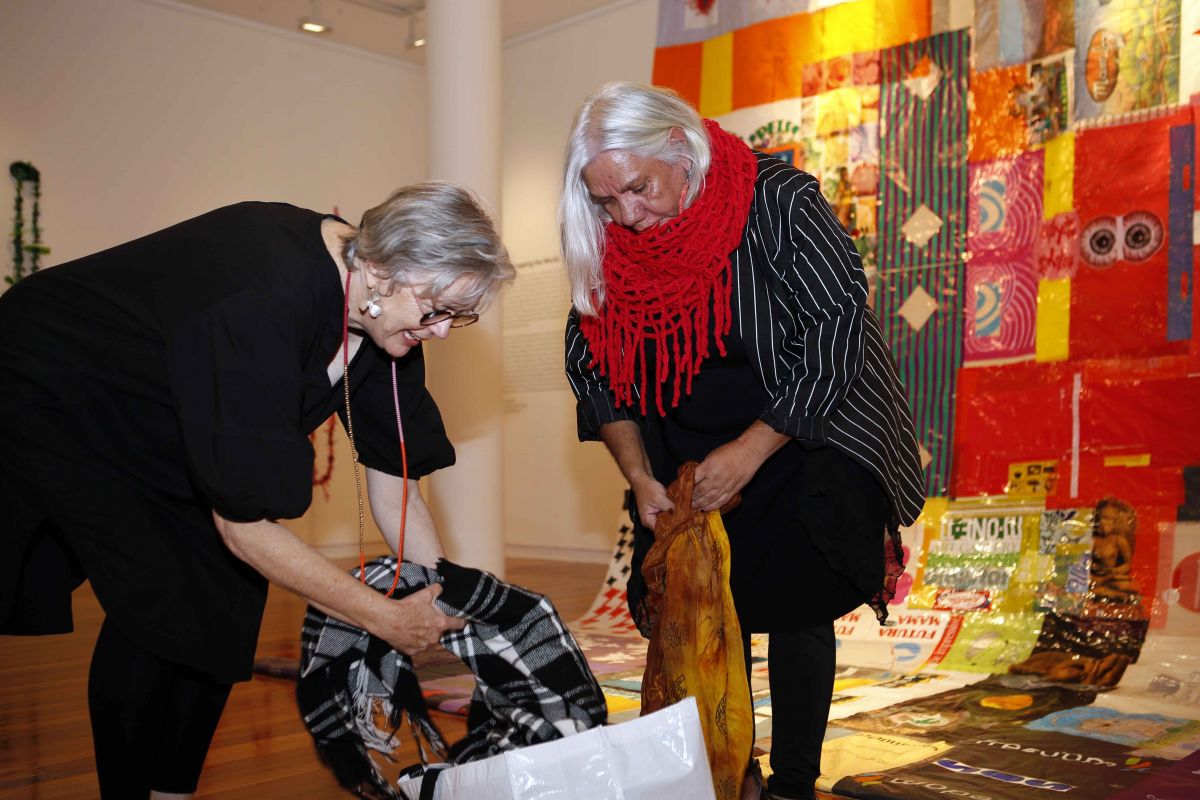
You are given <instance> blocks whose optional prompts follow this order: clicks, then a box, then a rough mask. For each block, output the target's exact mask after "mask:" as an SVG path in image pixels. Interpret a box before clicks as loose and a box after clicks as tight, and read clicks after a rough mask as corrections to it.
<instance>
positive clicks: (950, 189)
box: [876, 31, 970, 495]
mask: <svg viewBox="0 0 1200 800" xmlns="http://www.w3.org/2000/svg"><path fill="white" fill-rule="evenodd" d="M969 43H970V40H969V36H968V32H967V31H955V32H952V33H945V34H940V35H938V36H934V37H932V38H930V39H926V40H923V41H920V42H916V43H914V44H910V45H903V46H901V47H896V48H893V49H891V50H887V51H884V53H883V55H882V58H881V63H882V81H883V88H882V100H881V112H880V113H881V118H882V121H881V127H882V130H883V133H882V135H881V143H880V152H881V158H882V162H883V163H882V175H881V185H880V199H881V214H882V218H881V220H880V224H879V264H880V270H879V297H878V300H877V306H876V307H877V309H878V311H879V318H880V324H881V325H882V327H883V332H884V335H885V336H886V337H887V339H888V341H889V342H890V343H891V347H892V354H893V355H894V357H895V358H896V361H897V366H898V368H899V373H900V379H901V380H902V381H903V382H904V386H905V388H906V389H907V391H908V396H909V402H910V404H911V406H912V411H913V422H914V423H915V425H916V429H917V439H918V441H919V442H920V443H921V446H922V447H923V448H924V450H925V451H926V452H927V454H928V455H927V458H928V460H929V464H928V472H927V475H926V481H927V485H928V487H929V493H930V494H932V495H939V494H943V493H945V492H946V491H947V490H948V489H949V477H950V456H951V441H950V436H951V433H952V431H953V426H954V399H953V398H954V384H955V376H956V373H957V370H958V367H959V365H960V364H961V362H962V335H963V305H962V304H963V293H964V292H963V290H964V288H965V286H964V284H965V280H964V279H965V269H964V265H963V258H962V256H963V252H964V250H965V249H966V247H965V245H966V230H967V189H968V182H967V178H968V175H967V159H966V156H967V152H966V145H967V69H968V56H969Z"/></svg>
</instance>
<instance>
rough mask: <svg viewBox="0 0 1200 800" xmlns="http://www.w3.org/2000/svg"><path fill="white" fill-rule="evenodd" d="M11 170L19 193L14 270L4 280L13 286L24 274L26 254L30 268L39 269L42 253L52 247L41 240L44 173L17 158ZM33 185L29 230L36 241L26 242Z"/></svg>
mask: <svg viewBox="0 0 1200 800" xmlns="http://www.w3.org/2000/svg"><path fill="white" fill-rule="evenodd" d="M8 174H9V175H11V176H12V178H13V180H14V181H15V182H16V195H15V197H14V198H13V224H12V247H13V268H12V274H11V275H6V276H4V282H5V283H7V284H8V285H9V286H12V285H13V284H15V283H16V282H17V281H19V280H21V278H24V277H25V273H26V270H25V257H26V256H29V272H30V273H33V272H37V271H38V269H40V268H41V257H42V256H44V255H46V254H47V253H49V252H50V248H49V247H47V246H46V245H45V244H43V243H42V226H41V219H42V209H41V200H42V175H41V173H40V172H38V170H37V167H35V166H33V164H30V163H29V162H27V161H14V162H13V163H11V164H9V165H8ZM26 183H28V184H31V185H32V195H33V215H32V219H31V220H30V226H29V227H30V233H31V234H33V241H32V242H30V243H29V244H26V243H25V184H26Z"/></svg>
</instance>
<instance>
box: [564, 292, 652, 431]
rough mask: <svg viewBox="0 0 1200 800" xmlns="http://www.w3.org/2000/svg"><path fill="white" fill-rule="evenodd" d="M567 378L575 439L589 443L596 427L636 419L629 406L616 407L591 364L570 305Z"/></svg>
mask: <svg viewBox="0 0 1200 800" xmlns="http://www.w3.org/2000/svg"><path fill="white" fill-rule="evenodd" d="M565 344H566V369H567V381H569V382H570V384H571V391H572V392H574V393H575V417H576V428H577V431H578V434H579V441H581V442H591V441H596V440H597V439H599V438H600V427H601V426H602V425H605V424H607V423H609V422H616V421H618V420H624V419H627V420H636V419H637V418H638V417H637V415H636V413H635V412H634V410H633V409H632V408H630V407H629V406H622V407H620V408H618V407H617V404H616V400H615V399H614V398H613V393H612V390H611V389H610V388H609V386H608V379H607V378H605V377H604V376H603V375H601V374H600V369H599V367H595V366H592V351H591V349H590V348H589V347H588V343H587V338H586V337H585V336H584V335H583V331H582V330H581V329H580V327H579V312H578V311H576V310H575V309H574V308H572V309H571V313H569V314H568V315H567V332H566V343H565Z"/></svg>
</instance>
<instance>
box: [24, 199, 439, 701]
mask: <svg viewBox="0 0 1200 800" xmlns="http://www.w3.org/2000/svg"><path fill="white" fill-rule="evenodd" d="M323 219H325V217H324V216H322V215H321V214H318V213H316V212H312V211H306V210H304V209H300V208H296V207H293V206H288V205H283V204H276V203H241V204H238V205H234V206H229V207H226V208H222V209H218V210H216V211H213V212H210V213H208V214H204V215H202V216H200V217H197V218H195V219H192V220H189V221H187V222H183V223H181V224H179V225H175V226H173V227H171V228H167V229H166V230H163V231H160V232H158V233H154V234H151V235H149V236H146V237H144V238H142V239H138V240H136V241H133V242H130V243H128V244H124V245H120V246H118V247H114V248H112V249H110V250H106V251H104V252H101V253H97V254H95V255H92V256H88V257H86V258H82V259H79V260H77V261H74V262H71V263H68V264H63V265H61V266H58V267H54V268H52V269H49V270H44V271H41V272H39V273H36V274H34V275H33V276H31V277H29V278H26V279H25V280H23V281H21V282H20V283H19V284H17V285H16V286H14V287H13V288H12V289H10V290H9V291H8V292H7V293H6V294H4V295H3V296H2V297H0V484H5V483H7V486H4V485H0V496H3V497H5V498H13V497H17V498H21V499H20V500H19V501H17V502H20V503H23V504H24V508H23V509H21V513H20V514H18V515H17V518H18V519H20V520H22V523H21V524H20V525H18V526H17V529H16V530H10V531H9V533H8V534H6V535H5V536H3V537H2V543H0V548H2V549H0V563H2V564H3V567H2V568H0V569H3V574H2V575H0V592H3V594H0V625H2V624H4V623H5V622H6V621H7V618H8V617H9V616H10V613H11V610H12V607H13V605H14V604H15V603H16V598H15V597H14V590H13V589H12V587H13V586H15V585H16V580H15V577H14V576H15V575H16V574H19V570H20V565H21V563H22V558H23V554H24V553H25V552H26V551H27V549H28V545H29V543H30V542H32V541H35V538H36V537H35V533H34V531H35V529H36V528H37V525H38V524H40V523H41V522H43V521H44V520H45V519H47V518H48V519H49V520H51V521H52V522H53V523H55V525H56V526H57V528H58V529H59V530H60V531H61V532H62V535H63V536H64V537H65V539H66V542H67V544H68V546H69V550H71V551H73V553H74V554H75V555H76V556H77V557H78V558H79V560H80V561H81V562H82V564H83V567H84V570H85V571H86V573H87V575H88V577H89V579H90V580H91V581H92V584H93V586H94V588H95V590H96V593H97V595H98V597H99V599H100V602H101V604H102V605H103V606H104V608H105V610H106V611H107V612H108V613H109V615H110V616H111V617H112V619H113V621H114V623H116V624H117V625H118V626H119V627H121V628H122V629H123V630H125V632H126V633H127V634H128V635H131V636H133V637H135V638H136V639H137V640H138V641H139V642H140V643H142V644H143V645H144V646H146V647H147V648H148V649H150V650H151V651H152V652H155V653H156V654H158V655H161V656H163V657H165V658H169V659H171V660H173V661H177V662H179V663H183V664H186V665H189V666H193V667H196V668H198V669H201V670H204V671H206V672H209V673H210V674H212V675H214V676H216V677H217V678H219V679H223V680H236V679H242V678H244V677H247V676H248V675H249V669H250V665H251V660H252V658H253V653H254V645H255V639H256V636H257V630H258V622H259V618H260V615H261V610H262V603H263V600H264V598H265V589H266V586H265V581H264V579H263V578H262V577H261V576H259V575H258V574H257V573H255V572H254V571H253V570H251V569H249V568H248V567H247V566H246V565H245V564H243V563H242V562H240V561H238V560H237V559H236V558H235V557H234V556H233V555H232V554H230V553H229V551H228V550H227V549H226V548H225V547H224V545H223V544H222V542H221V540H220V537H219V535H218V533H217V531H216V528H215V527H214V525H213V523H212V520H211V510H214V509H215V510H216V511H218V512H219V513H220V514H221V515H222V516H223V517H225V518H227V519H231V520H237V521H251V520H257V519H264V518H265V519H287V518H294V517H298V516H300V515H301V514H303V513H304V511H305V510H306V509H307V508H308V505H309V503H310V501H311V498H312V475H313V448H312V445H311V443H310V442H309V439H308V434H309V433H311V432H312V431H313V430H315V429H316V428H317V427H318V426H319V425H320V424H321V423H322V422H323V421H324V420H325V419H327V418H328V417H329V415H330V414H331V413H334V412H335V411H337V412H341V413H344V409H343V408H342V406H343V401H342V387H341V385H340V382H339V383H338V384H335V385H331V384H330V380H329V376H328V372H327V366H328V364H329V362H330V360H331V359H333V358H334V357H335V355H336V354H337V353H338V352H339V350H340V347H341V341H342V314H343V306H344V302H345V297H344V292H343V288H342V285H341V281H340V279H339V273H338V270H337V266H336V264H335V263H334V262H333V260H332V259H331V258H330V256H329V253H328V250H327V249H326V247H325V243H324V240H323V239H322V236H321V223H322V221H323ZM397 374H398V378H399V395H400V397H399V399H400V407H401V410H402V413H403V418H404V425H405V433H406V436H407V449H408V458H409V476H410V477H411V478H419V477H421V476H423V475H426V474H428V473H430V472H432V471H433V470H435V469H438V468H440V467H444V466H448V465H450V464H452V463H453V462H454V451H453V448H452V447H451V445H450V442H449V441H448V440H447V438H446V435H445V430H444V427H443V425H442V421H441V417H440V415H439V413H438V409H437V407H436V405H435V404H434V402H433V399H432V398H431V397H430V396H429V394H428V392H427V391H426V389H425V385H424V362H423V358H422V353H421V350H420V348H415V349H414V350H413V351H412V352H411V353H410V354H409V355H408V356H406V357H405V358H402V359H399V360H398V361H397ZM350 376H351V391H352V402H353V404H354V411H355V414H354V422H355V438H356V440H357V443H358V449H359V455H360V460H361V461H362V463H364V464H366V465H367V466H370V467H374V468H376V469H379V470H381V471H384V472H388V473H390V474H394V475H399V474H400V472H401V464H400V448H399V443H398V439H397V433H396V423H395V413H394V411H393V401H392V385H391V371H390V360H389V358H388V357H387V355H386V354H384V353H383V352H382V351H380V350H379V349H378V348H376V347H375V346H374V344H373V343H371V342H370V340H369V339H368V340H366V341H364V343H363V345H362V347H360V348H359V351H358V353H357V354H356V356H355V358H354V361H353V362H352V363H351V368H350ZM10 502H12V501H11V500H10ZM347 513H348V514H352V513H353V511H352V509H349V508H348V509H347Z"/></svg>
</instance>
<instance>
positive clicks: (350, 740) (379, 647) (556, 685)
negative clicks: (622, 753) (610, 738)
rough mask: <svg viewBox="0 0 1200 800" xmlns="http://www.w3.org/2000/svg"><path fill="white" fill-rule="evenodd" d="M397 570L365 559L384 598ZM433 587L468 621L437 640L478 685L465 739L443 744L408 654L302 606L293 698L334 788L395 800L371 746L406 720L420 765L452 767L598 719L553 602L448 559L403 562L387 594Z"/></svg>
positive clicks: (388, 562)
mask: <svg viewBox="0 0 1200 800" xmlns="http://www.w3.org/2000/svg"><path fill="white" fill-rule="evenodd" d="M395 572H396V558H395V557H394V556H389V557H386V558H377V559H375V560H373V561H370V562H368V563H367V565H366V580H367V583H368V585H370V586H371V587H372V588H374V589H376V590H378V591H380V592H386V591H387V590H388V589H389V588H391V585H392V581H393V579H394V578H395ZM354 575H355V577H358V576H359V570H357V569H356V570H354ZM432 583H441V584H442V594H441V596H440V597H439V598H438V599H437V600H435V601H434V603H435V604H436V605H437V607H438V608H440V609H441V610H442V612H443V613H445V614H448V615H451V616H456V617H462V618H464V619H466V620H467V621H468V624H467V626H466V627H465V628H464V629H463V630H461V631H452V632H449V633H447V634H446V635H444V636H443V637H442V639H441V643H442V645H443V646H444V647H446V649H448V650H450V651H451V652H452V653H454V654H455V655H457V656H458V657H459V658H461V659H462V660H463V662H464V663H465V664H466V665H467V666H468V667H469V668H470V669H471V671H472V672H473V673H474V674H475V677H476V681H477V686H476V689H475V693H474V695H473V697H472V701H471V710H470V713H469V715H468V718H467V725H468V732H467V735H466V736H465V737H464V738H463V739H462V740H461V741H459V742H457V743H456V744H454V746H453V747H449V748H448V747H447V746H446V743H445V740H444V739H443V737H442V735H441V733H440V732H439V731H438V729H437V727H436V726H435V725H434V723H433V721H432V720H431V719H430V717H429V712H428V710H427V708H426V705H425V700H424V698H423V697H422V694H421V687H420V685H419V684H418V682H417V678H416V675H415V674H414V672H413V665H412V661H411V659H409V657H408V656H406V655H405V654H403V653H400V652H397V651H395V650H393V649H391V647H390V645H388V644H387V643H386V642H384V641H382V640H380V639H377V638H375V637H374V636H371V635H370V634H369V633H367V632H366V631H364V630H362V629H360V628H356V627H354V626H352V625H348V624H346V623H344V622H341V621H339V620H336V619H333V618H332V617H330V616H328V615H326V614H324V613H322V612H321V611H318V610H317V609H315V608H312V607H311V606H310V607H309V609H308V614H307V616H306V617H305V620H304V628H303V631H302V633H301V639H300V643H301V656H300V680H299V682H298V684H297V689H296V695H297V699H298V701H299V704H300V711H301V716H302V717H303V719H304V723H305V725H306V726H307V727H308V730H309V732H310V733H311V734H312V735H313V738H314V739H315V740H316V745H317V750H318V752H319V753H320V754H321V756H322V758H323V759H324V760H325V762H326V763H327V764H328V765H329V766H330V767H331V768H332V769H333V771H334V774H335V775H336V776H337V778H338V781H339V783H341V784H342V785H343V786H346V787H348V788H355V789H359V790H360V791H370V792H374V793H375V794H376V795H378V796H382V797H400V795H399V793H398V792H397V790H396V789H395V787H394V786H392V785H391V784H390V783H389V782H388V780H387V779H386V778H384V777H383V775H382V774H381V773H380V771H379V769H378V768H377V767H376V765H375V763H374V762H373V761H372V759H371V757H370V755H369V753H368V748H369V749H373V750H377V751H379V752H382V753H384V754H390V753H391V752H392V751H393V750H394V749H395V748H396V746H397V744H398V743H397V741H396V737H395V731H396V729H397V728H398V727H399V724H400V721H401V718H402V717H403V715H404V714H405V713H407V715H408V719H409V723H410V725H411V727H412V730H413V734H414V736H415V737H416V739H417V742H418V745H419V746H420V749H421V756H422V761H428V760H429V759H430V751H432V753H433V754H435V755H436V756H437V758H438V759H439V760H444V761H449V762H451V763H455V764H461V763H465V762H468V761H474V760H476V759H480V758H486V757H488V756H492V755H496V754H497V753H500V752H503V751H505V750H512V749H515V748H518V747H524V746H526V745H531V744H538V743H541V742H548V741H552V740H554V739H559V738H561V737H563V736H568V735H571V734H574V733H577V732H579V731H583V730H587V729H589V728H592V727H595V726H597V725H602V724H604V722H605V721H606V719H607V710H606V706H605V702H604V695H603V694H602V692H601V690H600V686H599V684H598V683H597V682H596V679H595V677H593V675H592V673H591V671H590V670H589V669H588V666H587V662H586V661H585V660H584V657H583V654H582V653H581V652H580V649H579V645H578V644H577V643H576V641H575V639H574V637H572V636H571V634H570V632H569V631H568V630H567V629H566V627H565V626H564V625H563V622H562V620H561V618H560V617H559V615H558V612H557V611H555V609H554V606H553V605H551V603H550V601H549V600H547V599H546V598H545V597H543V596H542V595H539V594H535V593H533V592H529V591H526V590H524V589H522V588H520V587H517V586H513V585H511V584H507V583H504V582H503V581H500V580H499V579H497V578H496V577H495V576H493V575H491V574H489V573H486V572H481V571H479V570H475V569H468V568H466V567H460V566H458V565H456V564H452V563H450V562H448V561H444V560H443V561H441V562H439V564H438V568H437V570H436V571H435V570H431V569H428V568H426V567H423V566H420V565H418V564H412V563H409V562H405V563H404V564H403V565H402V566H401V571H400V580H399V584H398V586H397V589H396V592H395V594H394V595H393V596H394V597H395V598H396V599H399V598H402V597H405V596H407V595H409V594H412V593H413V592H416V591H418V590H420V589H422V588H424V587H426V586H428V585H430V584H432ZM380 723H383V724H385V725H386V726H387V728H386V729H381V728H380V727H379V725H380Z"/></svg>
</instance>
